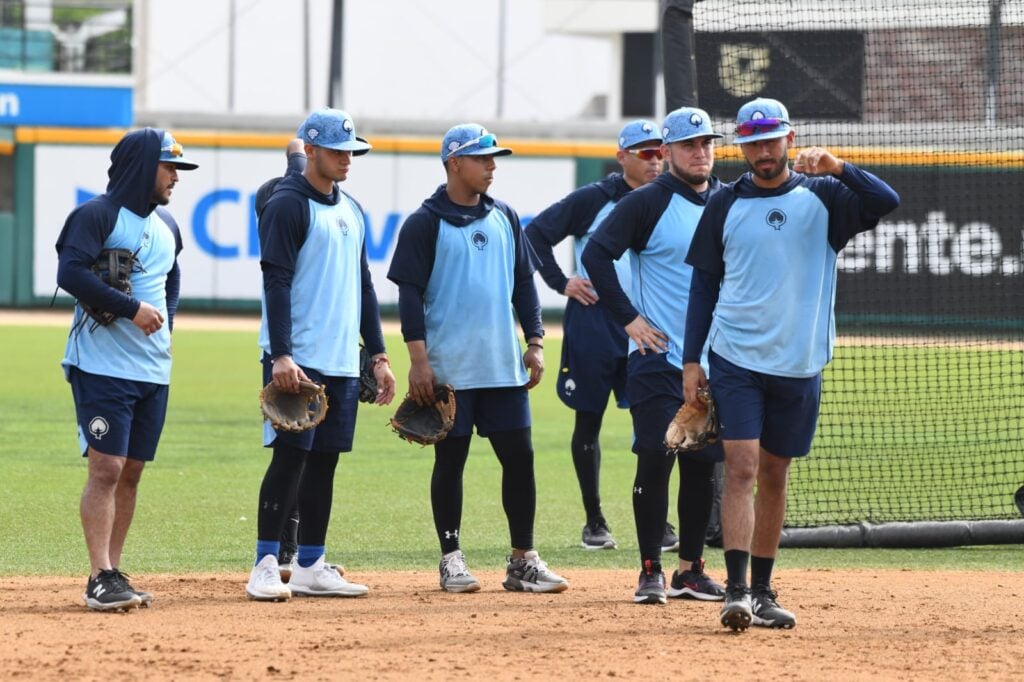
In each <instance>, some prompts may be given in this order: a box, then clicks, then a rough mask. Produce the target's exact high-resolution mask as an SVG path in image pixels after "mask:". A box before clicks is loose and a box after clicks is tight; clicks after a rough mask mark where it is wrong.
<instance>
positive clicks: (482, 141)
mask: <svg viewBox="0 0 1024 682" xmlns="http://www.w3.org/2000/svg"><path fill="white" fill-rule="evenodd" d="M511 153H512V150H511V149H508V148H507V147H499V146H498V138H497V137H495V135H494V134H493V133H489V132H487V128H484V127H483V126H481V125H477V124H476V123H460V124H459V125H457V126H453V127H452V128H451V129H449V130H448V132H447V133H445V134H444V139H443V140H442V141H441V163H444V162H446V161H447V160H448V159H450V158H451V157H453V156H508V155H509V154H511Z"/></svg>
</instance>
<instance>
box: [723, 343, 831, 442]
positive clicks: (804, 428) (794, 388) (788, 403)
mask: <svg viewBox="0 0 1024 682" xmlns="http://www.w3.org/2000/svg"><path fill="white" fill-rule="evenodd" d="M708 363H709V365H710V370H711V371H710V374H709V376H708V381H709V382H710V384H711V394H712V395H713V396H714V398H715V402H716V403H717V404H718V416H719V419H720V420H721V423H722V438H724V439H727V440H750V439H754V438H757V439H760V441H761V447H762V448H764V449H765V450H767V451H768V452H770V453H772V454H773V455H777V456H779V457H803V456H804V455H806V454H807V453H808V452H810V451H811V442H812V441H813V440H814V431H815V429H816V428H817V425H818V408H819V407H820V406H821V374H818V375H816V376H813V377H809V378H806V379H794V378H792V377H780V376H775V375H773V374H763V373H761V372H753V371H751V370H749V369H744V368H743V367H740V366H738V365H735V364H733V363H731V362H729V361H728V360H726V359H725V358H723V357H722V356H720V355H718V354H717V353H715V352H714V351H711V352H710V353H708Z"/></svg>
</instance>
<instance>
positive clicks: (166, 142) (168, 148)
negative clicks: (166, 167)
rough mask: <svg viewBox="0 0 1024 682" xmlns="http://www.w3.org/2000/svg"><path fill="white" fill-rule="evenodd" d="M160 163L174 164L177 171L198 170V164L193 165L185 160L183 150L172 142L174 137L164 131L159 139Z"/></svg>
mask: <svg viewBox="0 0 1024 682" xmlns="http://www.w3.org/2000/svg"><path fill="white" fill-rule="evenodd" d="M160 162H161V163H170V164H174V167H175V168H177V169H178V170H195V169H196V168H199V164H198V163H193V162H191V161H189V160H188V159H186V158H185V148H184V147H182V146H181V145H180V144H178V143H177V142H175V141H174V136H173V135H171V134H170V133H169V132H167V131H166V130H165V131H164V136H163V137H162V138H160Z"/></svg>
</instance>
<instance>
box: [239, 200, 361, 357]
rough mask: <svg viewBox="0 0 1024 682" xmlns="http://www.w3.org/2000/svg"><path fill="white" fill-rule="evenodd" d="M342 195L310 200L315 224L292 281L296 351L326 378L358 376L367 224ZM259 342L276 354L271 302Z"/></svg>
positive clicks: (293, 345) (293, 351)
mask: <svg viewBox="0 0 1024 682" xmlns="http://www.w3.org/2000/svg"><path fill="white" fill-rule="evenodd" d="M339 197H340V198H339V200H338V202H337V203H336V204H325V203H322V202H319V201H314V200H313V199H312V198H309V199H306V202H307V204H308V207H307V208H308V213H309V227H308V231H307V232H306V234H305V239H304V241H302V246H301V248H299V250H298V253H297V256H296V259H295V267H294V275H293V278H292V281H291V337H290V339H291V355H292V359H293V360H294V361H295V362H296V363H297V364H299V365H300V366H303V367H310V368H313V369H316V370H317V371H319V372H320V373H321V374H323V375H325V376H343V377H357V376H359V338H360V320H361V315H362V306H361V300H362V286H363V283H362V278H361V257H362V251H363V241H364V239H365V236H366V226H365V224H364V222H363V214H362V211H360V210H359V208H358V205H357V204H356V203H355V202H354V201H353V200H352V199H351V198H350V197H348V195H346V194H344V193H343V192H339ZM264 299H265V296H264ZM259 343H260V348H262V349H263V351H264V352H265V353H267V354H268V355H269V354H271V347H270V333H269V328H268V323H267V305H266V301H265V300H264V305H263V315H262V319H261V322H260V341H259Z"/></svg>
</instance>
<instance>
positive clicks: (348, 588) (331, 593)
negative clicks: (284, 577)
mask: <svg viewBox="0 0 1024 682" xmlns="http://www.w3.org/2000/svg"><path fill="white" fill-rule="evenodd" d="M288 587H290V588H291V591H292V594H295V595H303V596H306V597H362V596H364V595H365V594H367V593H368V592H369V591H370V588H368V587H367V586H366V585H357V584H356V583H350V582H349V581H347V580H345V579H344V578H342V577H341V574H339V573H338V569H337V568H335V567H334V566H332V565H331V564H328V563H325V562H324V555H322V554H321V555H320V558H319V559H317V560H316V563H315V564H313V565H312V566H310V567H309V568H303V567H302V566H301V565H299V564H296V565H295V568H294V569H293V570H292V578H291V580H289V581H288Z"/></svg>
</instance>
